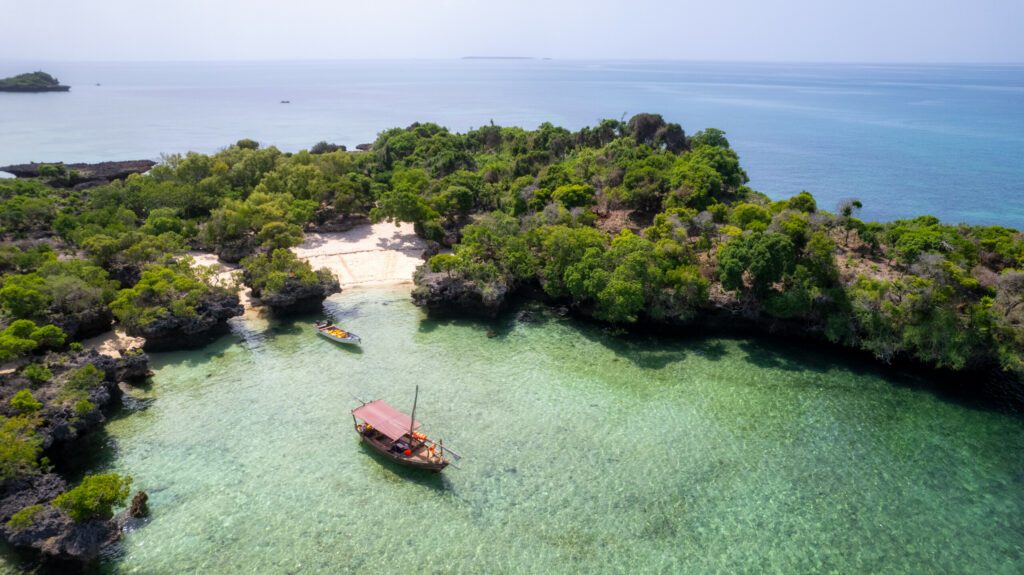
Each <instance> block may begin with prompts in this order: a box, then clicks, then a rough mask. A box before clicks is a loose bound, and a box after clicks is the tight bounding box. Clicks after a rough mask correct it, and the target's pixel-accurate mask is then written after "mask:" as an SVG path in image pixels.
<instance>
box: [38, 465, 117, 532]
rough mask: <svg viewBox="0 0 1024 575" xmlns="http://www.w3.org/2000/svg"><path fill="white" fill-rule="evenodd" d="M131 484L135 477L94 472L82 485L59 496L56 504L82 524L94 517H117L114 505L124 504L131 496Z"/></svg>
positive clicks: (54, 501) (54, 504) (55, 505)
mask: <svg viewBox="0 0 1024 575" xmlns="http://www.w3.org/2000/svg"><path fill="white" fill-rule="evenodd" d="M131 484H132V479H131V477H122V476H120V475H117V474H116V473H106V474H102V475H90V476H87V477H86V478H85V479H83V480H82V483H80V484H79V485H78V487H75V488H74V489H72V490H70V491H67V492H65V493H61V494H60V495H58V496H57V497H56V498H55V499H54V500H53V506H54V507H55V508H57V509H60V510H61V511H64V512H65V513H67V514H68V516H69V517H71V519H72V520H74V521H76V522H79V523H80V522H82V521H88V520H90V519H110V518H111V517H113V516H114V509H113V508H114V506H115V505H123V504H124V502H125V500H126V499H127V498H128V493H129V489H130V488H131Z"/></svg>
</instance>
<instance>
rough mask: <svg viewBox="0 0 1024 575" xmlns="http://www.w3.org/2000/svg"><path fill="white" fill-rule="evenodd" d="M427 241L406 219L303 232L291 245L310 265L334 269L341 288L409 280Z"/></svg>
mask: <svg viewBox="0 0 1024 575" xmlns="http://www.w3.org/2000/svg"><path fill="white" fill-rule="evenodd" d="M425 248H426V243H425V242H424V241H423V240H422V239H421V238H419V237H418V236H417V235H416V233H415V232H413V226H412V224H409V223H403V224H401V225H397V226H396V225H395V224H390V223H380V224H373V225H368V226H359V227H357V228H353V229H351V230H349V231H347V232H338V233H329V234H306V241H304V242H303V243H302V245H300V246H298V247H295V248H292V251H294V252H295V253H296V255H298V256H299V257H300V258H302V259H304V260H306V261H308V262H309V264H310V265H311V266H313V269H318V268H327V269H329V270H331V271H332V272H334V275H336V276H337V277H338V281H340V282H341V287H342V289H348V288H353V287H370V286H380V285H394V284H405V283H412V274H413V272H415V271H416V267H417V266H419V265H420V264H422V263H423V260H422V259H420V256H421V255H422V254H423V250H424V249H425Z"/></svg>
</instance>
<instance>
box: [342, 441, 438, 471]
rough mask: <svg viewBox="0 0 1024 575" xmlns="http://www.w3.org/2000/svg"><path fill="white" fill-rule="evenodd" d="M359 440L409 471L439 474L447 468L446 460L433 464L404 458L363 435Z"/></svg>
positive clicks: (421, 459) (414, 458)
mask: <svg viewBox="0 0 1024 575" xmlns="http://www.w3.org/2000/svg"><path fill="white" fill-rule="evenodd" d="M359 438H360V439H361V440H362V442H363V443H365V444H366V445H368V446H370V447H371V448H372V449H373V450H374V451H376V452H377V453H380V454H381V455H383V456H384V457H386V458H388V459H390V460H391V461H394V462H395V463H397V464H399V465H401V466H404V467H409V468H411V469H421V470H423V471H430V472H432V473H440V472H441V470H442V469H444V468H445V467H448V461H447V460H442V461H440V462H434V461H427V460H425V459H423V458H421V457H418V456H415V455H414V456H413V457H406V456H404V455H402V454H400V453H394V452H393V451H391V450H390V446H389V445H385V444H384V443H381V442H380V441H377V440H376V439H374V438H372V437H367V436H366V435H365V434H363V433H360V434H359Z"/></svg>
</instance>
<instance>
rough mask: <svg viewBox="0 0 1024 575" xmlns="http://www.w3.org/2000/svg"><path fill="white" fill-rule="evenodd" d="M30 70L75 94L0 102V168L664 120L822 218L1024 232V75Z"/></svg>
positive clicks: (363, 68)
mask: <svg viewBox="0 0 1024 575" xmlns="http://www.w3.org/2000/svg"><path fill="white" fill-rule="evenodd" d="M36 69H43V70H45V71H48V72H50V73H52V74H54V75H56V76H57V77H58V78H60V80H61V81H62V82H63V83H66V84H70V85H72V90H71V92H70V93H52V94H7V93H0V165H3V164H7V163H16V162H28V161H46V162H52V161H66V162H73V161H99V160H124V159H137V158H153V159H158V158H159V156H160V154H161V153H170V152H184V151H188V150H195V151H200V152H213V151H215V150H217V149H218V148H221V147H223V146H225V145H228V144H230V143H232V142H234V141H236V140H238V139H240V138H243V137H250V138H255V139H257V140H259V141H261V142H263V143H265V144H273V145H276V146H278V147H279V148H281V149H283V150H286V151H289V150H292V151H293V150H298V149H302V148H307V147H309V146H311V145H312V144H314V143H316V142H317V141H320V140H328V141H331V142H335V143H339V144H346V145H349V146H350V147H351V146H354V145H356V144H359V143H362V142H370V141H372V140H373V139H374V137H375V135H376V134H377V133H378V132H380V131H381V130H383V129H386V128H390V127H394V126H405V125H408V124H409V123H412V122H415V121H433V122H437V123H440V124H443V125H445V126H448V127H449V128H451V129H453V130H458V131H462V130H466V129H468V128H471V127H476V126H480V125H483V124H486V123H488V122H490V121H492V120H493V121H494V122H495V123H497V124H502V125H519V126H524V127H528V128H532V127H535V126H537V125H538V124H539V123H541V122H545V121H549V122H552V123H554V124H558V125H562V126H565V127H567V128H570V129H577V128H580V127H582V126H585V125H590V124H594V123H595V122H597V121H598V120H599V119H601V118H620V117H629V116H630V115H632V114H635V113H638V112H657V113H661V114H663V115H664V116H665V117H666V119H668V120H669V121H675V122H679V123H680V124H682V125H683V127H684V129H685V130H686V131H687V133H693V132H696V131H697V130H700V129H702V128H706V127H717V128H721V129H723V130H725V131H726V132H727V133H728V137H729V140H730V141H731V142H732V144H733V147H734V148H735V149H736V150H737V151H738V152H739V154H740V156H741V159H742V162H743V165H744V167H745V168H746V169H747V172H748V173H749V175H750V178H751V185H752V186H753V187H754V188H755V189H758V190H760V191H762V192H764V193H766V194H768V195H769V196H771V197H773V198H784V197H788V196H790V195H793V194H795V193H797V192H799V191H801V190H808V191H810V192H813V193H814V195H815V196H816V197H817V198H818V200H819V204H820V205H821V206H822V207H825V208H830V209H831V208H833V207H834V206H835V205H836V204H837V203H838V202H839V201H840V200H842V199H844V198H852V197H856V198H859V199H860V200H861V201H863V203H864V206H865V208H864V210H863V212H862V214H861V215H862V217H864V218H865V219H874V220H890V219H895V218H903V217H913V216H916V215H920V214H923V213H929V214H933V215H936V216H939V217H941V218H942V219H943V220H945V221H948V222H951V223H956V222H968V223H977V224H1001V225H1006V226H1010V227H1015V228H1018V229H1024V65H1013V66H1006V65H970V66H965V65H943V66H935V65H929V66H919V65H900V66H890V65H886V66H880V65H857V64H847V65H836V64H827V65H825V64H741V63H693V62H669V61H559V60H422V61H332V62H248V63H237V62H236V63H183V62H181V63H71V62H14V61H3V62H0V77H2V76H8V75H13V74H16V73H20V72H25V71H32V70H36ZM282 100H289V101H290V102H291V103H290V104H282V103H281V101H282Z"/></svg>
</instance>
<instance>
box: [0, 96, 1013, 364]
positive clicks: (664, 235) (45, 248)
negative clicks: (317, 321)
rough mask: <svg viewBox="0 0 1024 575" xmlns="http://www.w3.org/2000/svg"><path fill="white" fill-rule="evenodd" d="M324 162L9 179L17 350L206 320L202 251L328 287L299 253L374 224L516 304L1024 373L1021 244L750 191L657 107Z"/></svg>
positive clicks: (733, 168) (408, 132) (925, 219)
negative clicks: (78, 319)
mask: <svg viewBox="0 0 1024 575" xmlns="http://www.w3.org/2000/svg"><path fill="white" fill-rule="evenodd" d="M314 151H315V152H316V153H312V152H307V151H301V152H297V153H284V152H281V151H280V150H277V149H276V148H273V147H269V148H264V147H261V146H260V145H259V144H258V143H257V142H254V141H252V140H241V141H239V142H238V143H236V144H235V145H232V146H229V147H227V148H225V149H224V150H222V151H220V152H218V153H216V154H212V155H203V154H196V153H188V154H184V155H170V156H167V157H166V158H165V161H164V162H163V163H162V164H160V165H159V166H157V167H155V168H154V169H153V170H152V171H151V172H150V173H149V174H148V175H146V176H131V177H129V178H128V179H127V180H126V181H123V182H122V181H117V182H113V183H111V184H109V185H106V186H101V187H97V188H92V189H89V190H86V191H75V190H73V189H66V188H59V189H58V188H51V187H49V186H46V185H44V183H42V182H39V181H22V180H5V181H0V197H2V198H3V199H4V201H3V202H0V226H3V232H4V234H5V238H6V241H5V242H4V243H3V244H2V245H0V270H2V271H3V274H4V275H3V277H2V279H0V313H2V314H3V317H4V318H6V321H5V324H4V325H6V326H7V327H6V328H5V329H6V330H10V329H12V328H15V329H14V331H13V332H11V333H7V332H6V331H5V332H4V333H3V334H2V335H0V353H2V354H3V357H5V358H10V357H17V356H20V355H25V354H31V353H33V352H34V350H39V349H45V348H46V347H47V346H55V345H56V346H59V345H62V344H64V345H66V343H67V342H68V341H73V340H75V339H77V336H76V335H75V334H74V333H66V336H67V337H66V338H65V342H59V341H58V340H59V337H57V334H56V333H49V334H42V333H37V334H36V335H38V336H40V337H39V338H33V337H32V334H33V333H36V332H35V331H34V330H38V329H42V328H45V326H47V325H58V324H60V318H62V317H67V316H68V315H69V314H75V313H79V314H80V313H82V312H83V310H85V309H106V310H109V311H112V312H113V314H114V315H115V316H116V318H117V319H118V320H119V321H120V322H121V323H122V324H123V325H124V326H125V327H128V328H129V329H133V328H135V329H136V330H138V329H141V328H142V327H145V326H147V325H150V324H154V323H159V322H160V321H161V319H166V318H168V317H173V318H178V319H181V318H188V317H190V316H191V315H192V314H196V313H198V312H199V310H200V308H202V306H203V305H204V303H203V302H204V301H207V300H206V299H204V298H207V297H208V296H209V295H210V294H211V293H216V292H217V290H221V289H223V288H220V287H217V286H215V285H214V282H213V281H212V279H211V277H210V275H209V274H204V273H203V272H201V271H196V270H194V269H192V268H191V267H190V266H189V264H188V260H187V259H186V258H184V257H183V256H184V253H185V252H186V251H187V250H188V249H196V248H198V249H208V250H213V251H216V252H217V253H219V254H220V255H221V256H222V257H224V258H225V259H227V260H229V261H238V260H241V259H243V258H248V259H246V260H245V265H244V268H245V270H246V273H247V274H248V278H249V280H248V283H250V285H252V286H253V287H255V288H256V289H257V290H260V291H266V292H268V293H273V292H274V291H275V290H277V289H279V288H280V286H281V285H283V283H284V281H285V280H286V279H289V278H290V279H291V280H293V281H294V282H297V283H299V284H303V283H309V284H311V283H312V282H314V281H315V280H314V276H315V275H316V273H315V272H313V271H312V270H311V269H309V268H308V266H306V265H304V264H302V263H301V262H298V261H297V260H295V259H294V258H293V257H291V256H290V254H289V252H287V251H279V250H284V249H285V248H288V247H290V246H294V245H296V244H297V243H299V242H301V241H302V237H303V232H304V231H305V230H309V229H314V228H315V227H316V226H317V225H319V224H321V223H324V222H329V221H333V220H337V219H340V218H347V217H351V216H369V217H370V218H371V219H372V220H375V221H405V222H412V223H413V224H415V227H416V230H417V232H418V233H420V234H421V235H422V236H423V237H425V238H427V239H430V240H434V241H437V242H440V243H441V244H443V246H446V247H453V250H452V251H451V252H450V253H448V252H444V253H441V254H439V255H437V256H434V257H433V258H432V259H431V260H430V262H429V266H428V267H429V270H431V271H434V272H437V273H438V274H439V275H441V276H443V277H444V278H445V279H449V278H450V279H449V281H462V282H464V283H467V284H469V285H472V286H473V289H476V290H478V291H479V292H480V293H481V294H484V295H489V296H493V298H496V299H500V298H501V297H503V296H502V294H506V293H508V292H510V291H512V290H516V289H518V288H520V287H522V286H527V285H534V286H537V287H538V288H539V289H540V290H542V291H543V292H544V293H545V294H546V295H547V296H549V297H551V298H554V299H558V300H562V301H564V302H567V303H570V304H572V305H574V306H575V307H576V308H577V309H579V310H581V311H582V312H584V313H588V314H590V315H592V316H593V317H595V318H597V319H600V320H603V321H608V322H613V323H620V324H628V323H634V322H641V321H652V320H653V321H661V322H670V323H676V324H680V325H685V323H686V322H688V321H691V320H694V319H695V318H701V317H703V316H705V315H707V314H723V313H727V314H735V315H736V317H743V318H752V319H753V320H756V321H773V322H784V323H786V324H788V325H791V326H796V327H797V328H798V329H800V330H804V331H807V332H812V333H819V334H820V335H821V336H822V337H824V338H827V339H829V340H830V341H834V342H836V343H840V344H842V345H846V346H851V347H857V348H862V349H865V350H869V351H870V352H872V353H874V354H875V355H877V356H878V357H879V358H881V359H884V360H891V359H893V358H896V357H900V356H906V357H913V358H916V359H919V360H921V361H923V362H925V363H927V364H930V365H935V366H940V367H948V368H952V369H964V368H969V367H982V366H988V365H998V366H1000V367H1002V368H1005V369H1008V370H1013V371H1018V372H1020V371H1021V370H1024V363H1022V360H1021V356H1022V349H1024V323H1022V322H1024V306H1022V305H1020V302H1021V300H1022V296H1024V279H1022V278H1024V272H1022V271H1020V270H1021V269H1022V268H1024V240H1022V237H1021V234H1020V233H1019V232H1017V231H1015V230H1009V229H1005V228H1000V227H995V226H990V227H985V226H969V225H948V224H943V223H941V222H939V221H937V220H936V219H935V218H932V217H929V216H922V217H919V218H915V219H912V220H901V221H896V222H890V223H871V222H864V221H861V220H859V219H858V218H857V217H856V213H857V210H858V209H859V208H860V207H861V204H860V202H858V201H856V200H853V199H851V200H849V201H846V202H843V203H842V204H841V205H839V206H836V207H835V210H834V211H831V212H830V211H826V210H825V209H823V206H819V205H817V202H816V201H815V199H814V197H813V196H811V195H810V194H809V193H806V192H801V193H799V194H796V195H795V196H793V197H792V198H790V199H786V200H780V201H773V200H772V199H770V198H768V197H766V196H764V195H762V194H760V193H758V192H756V191H754V190H752V189H750V188H749V187H748V186H747V185H746V182H747V174H746V173H745V172H744V170H743V169H742V167H741V165H740V162H739V158H738V156H737V154H736V152H735V151H734V150H733V149H732V148H731V147H730V144H729V141H728V139H727V138H726V135H725V134H724V133H723V132H721V131H720V130H715V129H707V130H704V131H701V132H698V133H696V134H693V135H687V134H686V133H685V132H684V131H683V130H682V128H681V127H680V126H679V125H677V124H672V123H668V122H665V121H664V120H663V119H662V118H661V117H660V116H657V115H654V114H640V115H638V116H635V117H633V118H631V119H630V120H629V121H628V122H620V121H616V120H605V121H602V122H601V123H599V124H598V125H597V126H593V127H587V128H583V129H581V130H579V131H576V132H572V131H569V130H566V129H563V128H559V127H556V126H553V125H551V124H542V125H541V126H539V127H538V128H537V129H535V130H524V129H521V128H506V127H499V126H494V125H488V126H484V127H481V128H478V129H475V130H471V131H469V132H467V133H465V134H453V133H451V132H449V131H448V130H446V129H444V128H442V127H440V126H437V125H435V124H414V125H412V126H410V127H408V128H404V129H399V128H396V129H391V130H387V131H384V132H382V133H381V134H380V136H379V137H378V138H377V140H376V142H374V144H373V146H372V148H371V150H370V151H368V152H348V151H346V150H345V149H343V148H341V147H334V146H331V145H319V146H317V147H316V149H315V150H314ZM320 279H323V278H317V280H320ZM421 289H428V288H426V287H421ZM118 290H120V291H118ZM15 320H26V321H30V322H33V325H32V328H31V329H29V327H28V324H23V323H20V324H17V325H15V323H14V322H15ZM60 325H63V324H60ZM58 327H59V326H58ZM44 335H46V337H42V336H44ZM37 340H38V341H37Z"/></svg>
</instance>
